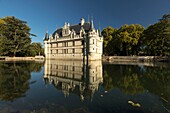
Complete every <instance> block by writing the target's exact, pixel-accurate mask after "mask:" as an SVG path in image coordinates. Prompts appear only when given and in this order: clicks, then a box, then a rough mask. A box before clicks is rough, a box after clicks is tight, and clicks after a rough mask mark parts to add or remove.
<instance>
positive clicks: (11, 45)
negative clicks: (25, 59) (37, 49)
mask: <svg viewBox="0 0 170 113" xmlns="http://www.w3.org/2000/svg"><path fill="white" fill-rule="evenodd" d="M30 30H31V29H30V27H29V26H28V25H27V23H26V22H25V21H22V20H19V19H18V18H15V17H11V16H8V17H5V18H0V46H1V49H0V55H7V56H25V55H26V54H27V51H28V50H27V49H28V47H29V46H30V44H31V38H30V36H35V35H34V34H31V33H30Z"/></svg>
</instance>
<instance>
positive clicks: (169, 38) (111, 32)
mask: <svg viewBox="0 0 170 113" xmlns="http://www.w3.org/2000/svg"><path fill="white" fill-rule="evenodd" d="M102 35H103V37H104V46H103V48H104V54H105V55H126V56H128V55H160V56H165V55H166V56H169V55H170V14H165V15H163V17H162V18H161V19H160V20H159V21H158V22H156V23H155V24H153V25H150V26H148V27H147V28H146V29H144V27H143V26H142V25H140V24H131V25H127V24H125V25H123V26H122V27H120V28H119V29H115V28H112V27H110V26H109V27H107V28H105V29H104V30H103V31H102Z"/></svg>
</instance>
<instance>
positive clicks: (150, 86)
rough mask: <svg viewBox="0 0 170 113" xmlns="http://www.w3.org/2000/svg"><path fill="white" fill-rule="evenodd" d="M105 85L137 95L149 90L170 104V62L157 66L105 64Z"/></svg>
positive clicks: (108, 88)
mask: <svg viewBox="0 0 170 113" xmlns="http://www.w3.org/2000/svg"><path fill="white" fill-rule="evenodd" d="M103 70H104V75H103V80H104V84H103V86H104V87H105V89H107V90H111V89H113V88H118V89H120V90H121V91H122V92H124V93H127V94H131V95H135V94H141V93H143V92H145V91H149V92H150V93H153V94H155V95H157V96H159V97H160V100H162V102H163V103H164V105H165V106H167V105H168V106H170V105H169V103H168V102H170V96H169V95H170V64H165V63H164V64H163V65H162V64H159V65H156V66H138V65H116V64H115V65H114V64H112V65H110V64H109V65H108V64H105V65H103Z"/></svg>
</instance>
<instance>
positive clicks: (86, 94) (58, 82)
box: [44, 60, 103, 101]
mask: <svg viewBox="0 0 170 113" xmlns="http://www.w3.org/2000/svg"><path fill="white" fill-rule="evenodd" d="M44 81H45V84H53V85H54V86H55V87H56V88H57V89H58V90H62V92H63V94H64V96H65V97H67V96H69V93H76V94H77V95H79V96H80V99H81V100H82V101H83V100H84V99H86V98H90V99H91V100H92V99H93V95H94V93H95V91H97V90H98V87H99V85H100V84H101V83H103V77H102V62H101V61H87V62H83V61H62V60H61V61H59V60H46V61H45V65H44Z"/></svg>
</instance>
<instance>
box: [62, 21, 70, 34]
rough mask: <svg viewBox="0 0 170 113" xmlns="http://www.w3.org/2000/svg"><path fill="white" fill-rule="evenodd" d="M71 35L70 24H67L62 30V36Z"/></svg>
mask: <svg viewBox="0 0 170 113" xmlns="http://www.w3.org/2000/svg"><path fill="white" fill-rule="evenodd" d="M70 33H71V31H70V24H69V23H65V25H64V27H63V29H62V36H69V35H70Z"/></svg>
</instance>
